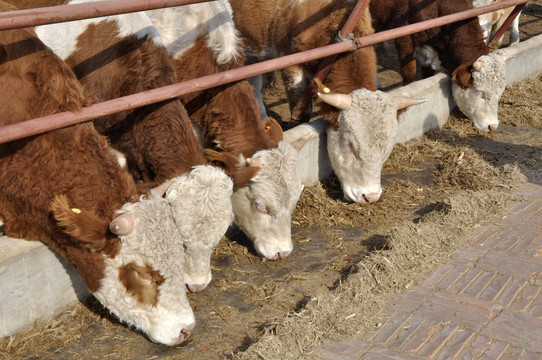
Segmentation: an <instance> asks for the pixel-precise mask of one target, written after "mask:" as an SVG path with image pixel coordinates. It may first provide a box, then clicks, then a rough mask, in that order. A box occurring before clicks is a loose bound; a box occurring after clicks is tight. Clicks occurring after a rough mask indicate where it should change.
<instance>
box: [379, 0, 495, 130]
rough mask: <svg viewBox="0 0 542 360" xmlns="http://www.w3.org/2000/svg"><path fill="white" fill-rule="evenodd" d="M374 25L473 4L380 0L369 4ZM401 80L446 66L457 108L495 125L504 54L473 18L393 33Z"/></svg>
mask: <svg viewBox="0 0 542 360" xmlns="http://www.w3.org/2000/svg"><path fill="white" fill-rule="evenodd" d="M369 7H370V10H371V15H372V17H373V24H374V27H375V29H376V30H377V31H381V30H388V29H391V28H395V27H398V26H403V25H407V24H409V23H415V22H419V21H424V20H428V19H433V18H436V17H439V16H445V15H450V14H453V13H456V12H460V11H464V10H468V9H472V8H473V5H472V0H458V1H447V0H429V1H427V0H408V1H404V0H380V1H372V2H371V3H370V4H369ZM395 45H396V47H397V52H398V55H399V61H400V64H401V74H402V76H403V83H405V84H408V83H410V82H412V81H414V80H416V61H418V63H419V64H420V66H421V67H422V76H423V77H427V76H430V75H433V74H434V72H435V71H441V70H445V71H448V72H450V74H451V75H452V94H453V97H454V99H455V101H456V103H457V105H458V107H459V109H460V110H461V111H462V112H463V113H464V114H465V115H466V116H467V117H468V118H469V119H471V120H472V121H473V122H474V125H475V126H476V127H477V128H479V129H481V130H483V131H493V130H495V129H497V127H498V125H499V119H498V114H497V112H498V103H499V99H500V97H501V95H502V93H503V91H504V88H505V85H506V78H505V77H506V75H505V58H504V57H503V56H501V55H500V54H499V53H496V52H493V53H492V52H491V49H490V48H489V47H488V46H487V45H486V43H485V42H484V38H483V34H482V29H481V28H480V24H479V22H478V19H477V18H471V19H466V20H463V21H459V22H456V23H453V24H448V25H444V26H442V27H438V28H434V29H429V30H426V31H422V32H418V33H415V34H412V35H410V36H404V37H401V38H398V39H396V41H395Z"/></svg>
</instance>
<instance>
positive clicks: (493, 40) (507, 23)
mask: <svg viewBox="0 0 542 360" xmlns="http://www.w3.org/2000/svg"><path fill="white" fill-rule="evenodd" d="M524 7H525V4H521V5H517V6H516V7H515V8H514V10H512V12H511V13H510V15H508V17H507V18H506V20H505V21H504V23H503V24H502V25H501V27H500V28H499V30H497V32H496V33H495V35H493V37H492V38H491V39H490V41H489V45H488V46H489V47H490V48H495V47H496V46H497V42H498V41H499V39H500V38H501V37H502V36H503V35H504V33H505V32H506V30H507V29H508V27H509V26H510V24H512V21H514V19H515V18H516V17H517V16H519V13H520V12H521V10H523V8H524Z"/></svg>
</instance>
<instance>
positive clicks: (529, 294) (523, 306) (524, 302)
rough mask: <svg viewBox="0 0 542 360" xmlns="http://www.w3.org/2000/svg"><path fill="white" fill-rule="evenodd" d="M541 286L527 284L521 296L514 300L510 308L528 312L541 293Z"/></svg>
mask: <svg viewBox="0 0 542 360" xmlns="http://www.w3.org/2000/svg"><path fill="white" fill-rule="evenodd" d="M540 290H541V288H540V287H539V286H533V285H530V284H528V285H526V286H525V287H524V288H523V290H522V291H521V293H520V294H519V296H518V297H517V298H516V299H515V300H514V302H513V303H512V305H511V306H510V309H511V310H513V311H516V312H526V311H527V310H528V309H529V307H530V306H531V304H532V303H533V301H534V299H536V297H537V296H538V294H540Z"/></svg>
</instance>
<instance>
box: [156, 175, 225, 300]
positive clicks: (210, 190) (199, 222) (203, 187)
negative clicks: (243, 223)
mask: <svg viewBox="0 0 542 360" xmlns="http://www.w3.org/2000/svg"><path fill="white" fill-rule="evenodd" d="M179 178H180V180H182V181H176V182H175V183H173V184H172V185H171V186H170V187H169V188H168V190H167V191H166V196H165V198H166V200H167V201H168V202H169V204H170V206H171V214H172V217H173V220H174V222H175V223H176V224H177V229H178V230H179V232H180V235H181V239H182V240H183V243H184V250H185V258H184V268H183V275H184V280H185V282H186V287H187V289H188V290H189V291H191V292H197V291H201V290H203V289H204V288H205V287H206V286H207V285H208V284H209V282H210V281H211V278H212V275H211V253H212V251H213V249H214V247H215V246H216V245H217V244H218V241H219V240H220V239H221V238H222V236H223V235H224V233H225V232H226V230H227V229H228V226H229V225H230V224H231V222H232V221H233V210H232V205H231V195H232V191H233V182H232V180H231V179H230V177H229V176H227V175H226V174H225V173H224V171H222V170H221V169H220V168H218V167H214V166H209V165H200V166H196V167H194V168H193V169H192V171H190V172H189V173H186V174H183V175H181V176H180V177H179Z"/></svg>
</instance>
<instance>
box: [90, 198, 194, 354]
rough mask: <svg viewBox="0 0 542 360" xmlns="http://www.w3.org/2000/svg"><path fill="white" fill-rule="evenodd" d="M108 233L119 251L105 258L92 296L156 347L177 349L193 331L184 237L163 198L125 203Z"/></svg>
mask: <svg viewBox="0 0 542 360" xmlns="http://www.w3.org/2000/svg"><path fill="white" fill-rule="evenodd" d="M118 213H119V216H118V217H117V218H115V219H114V220H113V221H112V222H111V224H110V229H111V231H112V232H113V233H115V234H116V235H117V236H118V237H119V239H120V241H121V247H120V250H119V251H118V253H117V254H116V255H115V256H114V257H106V256H104V260H105V270H104V277H103V278H102V280H101V283H100V285H101V286H100V288H99V289H98V291H96V292H95V293H94V296H96V298H97V299H98V300H99V301H100V302H101V303H102V304H103V305H105V306H106V307H107V308H108V309H109V310H111V311H112V312H113V313H114V314H115V315H117V316H118V317H119V319H120V320H122V321H124V322H126V323H128V324H129V325H133V326H135V327H136V328H137V329H139V330H141V331H143V332H144V333H145V334H147V335H148V337H149V338H150V339H151V340H152V341H154V342H157V343H161V344H165V345H175V344H178V343H180V342H182V341H183V340H184V339H185V338H187V337H188V336H189V335H190V332H191V331H192V330H193V329H194V325H195V318H194V314H193V312H192V309H191V307H190V304H189V303H188V299H187V297H186V285H185V282H184V278H183V275H182V274H183V259H184V249H183V244H182V241H180V239H182V236H181V234H180V232H179V231H178V229H177V226H176V225H175V224H174V222H173V220H172V218H171V213H170V206H169V204H168V202H167V201H166V200H165V199H164V198H162V194H155V193H152V194H151V195H149V196H148V197H142V198H141V199H140V201H139V202H136V203H128V204H125V205H124V206H123V207H122V209H121V210H119V211H118Z"/></svg>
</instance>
